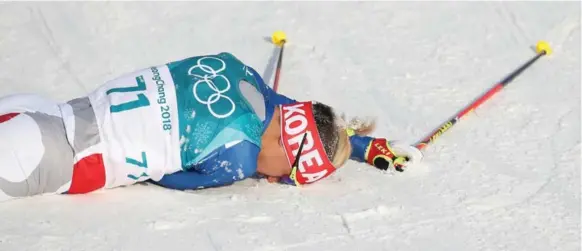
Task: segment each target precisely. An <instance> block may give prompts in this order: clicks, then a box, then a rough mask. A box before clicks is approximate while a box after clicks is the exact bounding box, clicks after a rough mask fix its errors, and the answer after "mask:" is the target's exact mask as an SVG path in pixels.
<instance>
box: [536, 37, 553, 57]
mask: <svg viewBox="0 0 582 251" xmlns="http://www.w3.org/2000/svg"><path fill="white" fill-rule="evenodd" d="M544 51H545V52H546V55H550V54H552V48H551V47H550V44H549V43H548V42H546V41H543V40H540V41H538V43H537V44H536V53H538V54H540V53H543V52H544Z"/></svg>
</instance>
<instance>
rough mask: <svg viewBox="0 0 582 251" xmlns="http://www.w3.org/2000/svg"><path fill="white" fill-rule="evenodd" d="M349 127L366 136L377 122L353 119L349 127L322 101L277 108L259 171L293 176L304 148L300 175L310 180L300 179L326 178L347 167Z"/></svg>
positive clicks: (265, 138)
mask: <svg viewBox="0 0 582 251" xmlns="http://www.w3.org/2000/svg"><path fill="white" fill-rule="evenodd" d="M348 128H350V130H352V132H354V133H356V134H359V135H366V134H369V133H370V132H371V131H372V130H373V128H374V123H373V122H369V123H367V122H363V121H361V120H358V119H352V120H351V121H350V123H349V124H347V123H346V122H345V120H344V117H343V116H338V115H337V114H336V112H335V111H334V110H333V108H331V107H330V106H328V105H325V104H322V103H318V102H298V103H294V104H290V105H283V106H281V107H279V108H278V109H275V112H274V114H273V118H272V119H271V121H270V123H269V125H268V127H267V129H266V131H265V133H264V134H263V136H262V138H261V144H262V146H261V152H260V153H259V158H258V162H257V171H258V172H259V173H261V174H264V175H267V176H270V177H284V176H288V175H290V174H291V171H292V164H293V162H294V161H295V157H296V156H297V153H298V152H299V151H298V150H299V147H300V146H301V145H303V149H301V150H302V151H301V156H300V157H299V163H298V166H299V168H298V170H299V171H298V172H300V173H301V174H305V176H306V177H307V178H305V177H300V178H299V179H301V180H303V181H306V182H307V183H311V182H314V181H316V180H319V179H321V178H324V177H326V176H328V175H329V174H331V173H332V172H333V171H334V170H335V169H336V168H339V167H341V166H343V165H344V164H345V163H346V161H347V160H348V159H349V157H350V155H351V152H352V147H351V144H350V140H349V136H348ZM304 137H305V141H303V144H301V142H302V140H303V138H304ZM301 174H296V176H302V175H301Z"/></svg>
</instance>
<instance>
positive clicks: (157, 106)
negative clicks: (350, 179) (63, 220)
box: [0, 53, 422, 201]
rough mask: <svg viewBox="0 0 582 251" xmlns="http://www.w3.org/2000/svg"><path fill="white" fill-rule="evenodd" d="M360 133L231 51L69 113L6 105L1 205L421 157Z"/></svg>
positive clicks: (107, 92) (29, 101)
mask: <svg viewBox="0 0 582 251" xmlns="http://www.w3.org/2000/svg"><path fill="white" fill-rule="evenodd" d="M352 122H357V120H352ZM351 124H352V125H351V126H350V123H346V122H344V121H343V119H342V118H340V117H338V116H337V115H336V114H335V112H334V111H333V109H332V108H331V107H329V106H327V105H324V104H321V103H317V102H297V101H295V100H293V99H289V98H287V97H285V96H283V95H280V94H277V93H275V92H274V91H273V90H272V89H271V88H270V87H269V86H267V85H266V84H265V83H263V80H262V79H261V77H260V76H259V74H258V73H257V72H256V71H255V70H254V69H253V68H251V67H249V66H247V65H245V64H243V63H242V62H241V61H239V60H238V59H237V58H236V57H234V56H233V55H231V54H229V53H220V54H217V55H207V56H197V57H191V58H187V59H184V60H181V61H177V62H171V63H168V64H164V65H159V66H155V67H151V68H147V69H143V70H139V71H136V72H133V73H129V74H126V75H124V76H122V77H119V78H117V79H114V80H112V81H109V82H107V83H106V84H105V85H102V86H100V87H99V88H98V89H97V90H95V91H94V92H92V93H90V94H89V95H87V96H85V97H80V98H76V99H73V100H70V101H68V102H66V103H53V102H52V101H49V100H47V99H44V98H42V97H39V96H36V95H27V94H17V95H12V96H7V97H4V98H1V99H0V160H1V166H0V201H1V200H6V199H10V198H15V197H24V196H32V195H37V194H44V193H59V194H81V193H88V192H92V191H96V190H99V189H104V188H114V187H119V186H125V185H130V184H135V183H138V182H143V181H150V182H153V183H155V184H159V185H161V186H163V187H167V188H172V189H180V190H185V189H199V188H208V187H217V186H224V185H229V184H232V183H234V182H236V181H240V180H243V179H245V178H248V177H251V176H253V175H255V174H259V175H262V176H266V177H269V179H270V181H273V180H276V181H280V182H281V183H286V184H291V185H303V184H309V183H313V182H315V181H318V180H321V179H322V178H324V177H327V176H329V175H330V174H331V173H333V172H334V171H335V170H336V168H338V167H341V166H342V165H343V164H344V163H345V162H346V161H347V160H348V159H352V160H356V161H360V162H365V163H368V164H370V165H374V166H376V167H378V168H380V169H388V168H393V167H394V160H395V159H396V157H399V156H404V157H408V159H409V161H408V162H404V163H401V164H402V165H403V166H405V165H406V164H409V163H413V162H415V161H418V160H420V158H421V157H422V155H421V154H420V152H418V150H416V148H414V147H411V146H408V145H400V144H393V143H392V142H387V141H386V139H383V138H372V137H369V136H366V134H368V133H370V132H371V129H372V125H371V124H363V125H360V126H356V127H354V125H355V124H354V123H351ZM299 148H301V149H299ZM298 156H299V158H298V163H297V164H296V165H293V164H294V162H295V160H296V157H298ZM292 166H294V167H296V168H293V169H292Z"/></svg>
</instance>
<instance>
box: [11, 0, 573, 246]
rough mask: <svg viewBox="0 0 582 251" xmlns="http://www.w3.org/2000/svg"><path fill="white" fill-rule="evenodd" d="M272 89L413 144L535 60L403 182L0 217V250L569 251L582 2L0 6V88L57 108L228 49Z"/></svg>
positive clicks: (57, 203) (24, 205)
mask: <svg viewBox="0 0 582 251" xmlns="http://www.w3.org/2000/svg"><path fill="white" fill-rule="evenodd" d="M277 29H282V30H285V31H286V32H287V35H288V38H289V44H288V46H287V47H286V51H285V58H284V65H283V74H282V78H281V81H282V83H281V89H280V91H281V92H282V93H284V94H287V95H289V96H291V97H295V98H297V99H317V100H320V101H323V102H327V103H329V104H331V105H333V106H335V107H337V108H338V109H340V110H342V111H345V112H346V113H347V114H348V115H363V116H377V117H378V122H379V127H378V130H377V131H376V132H375V133H374V135H375V136H383V137H387V138H389V139H400V140H404V141H406V142H410V143H414V142H416V141H417V140H418V139H420V138H422V137H423V136H425V135H426V133H428V132H429V131H431V130H432V129H433V128H435V127H436V126H438V125H439V124H440V123H441V122H442V121H444V120H445V119H447V118H449V117H450V116H451V115H452V114H453V113H454V112H456V111H458V110H459V109H461V108H462V107H464V106H465V104H467V103H468V102H469V101H471V100H473V99H474V98H475V97H477V95H479V94H481V93H482V92H483V91H484V90H486V89H487V88H489V87H490V86H492V85H493V84H494V83H495V82H496V81H499V80H500V79H501V78H502V77H504V76H505V75H506V74H507V73H509V72H510V71H511V70H513V69H515V68H516V67H517V66H518V65H519V64H521V63H523V62H525V61H526V60H527V59H529V58H530V57H531V56H532V55H533V54H534V53H533V52H532V50H531V48H530V47H531V46H532V45H534V44H535V42H536V41H537V40H539V39H545V40H548V41H549V42H550V43H551V44H552V45H553V48H554V54H553V55H552V56H550V57H544V58H542V59H541V60H539V61H538V62H537V63H536V64H535V65H534V66H533V67H531V68H530V69H529V70H527V71H526V72H524V74H522V75H521V76H520V77H519V78H517V79H516V80H515V81H514V82H513V83H512V84H511V85H509V86H508V88H506V89H504V90H503V91H502V92H501V93H499V94H498V95H497V96H495V97H494V98H493V99H491V100H490V101H488V102H487V103H485V105H484V106H482V107H481V108H480V109H478V110H476V111H475V113H473V114H471V115H470V116H468V117H467V119H466V120H464V121H461V122H460V123H458V124H457V125H456V126H455V127H454V128H453V129H452V130H450V131H449V132H447V133H446V134H445V135H443V136H442V137H441V138H440V139H439V140H438V141H437V142H436V143H435V144H434V145H431V146H430V147H429V148H428V149H427V150H426V152H425V160H424V162H423V163H422V164H421V165H420V166H417V167H415V168H413V169H410V170H408V172H405V173H402V174H394V173H382V172H379V171H377V170H375V169H374V168H371V167H369V166H367V165H365V164H359V163H355V162H350V163H349V164H348V165H347V166H346V167H345V168H343V169H342V170H340V171H338V172H337V173H336V174H335V175H334V176H333V177H331V178H329V179H327V180H326V181H324V182H321V183H319V184H316V185H312V186H309V187H305V188H300V189H299V188H295V187H288V186H282V185H274V184H269V183H267V182H265V181H257V180H252V179H250V180H246V181H244V182H241V183H239V184H236V185H233V186H229V187H223V188H217V189H208V190H200V191H193V192H179V191H170V190H165V189H162V188H159V187H155V186H152V185H148V186H146V185H136V186H132V187H126V188H119V189H113V190H109V191H104V192H99V193H94V194H90V195H84V196H56V195H51V196H39V197H33V198H27V199H19V200H14V201H9V202H5V203H1V204H0V250H75V251H78V250H302V251H303V250H447V251H448V250H544V251H547V250H580V151H581V149H580V130H581V129H580V113H581V111H580V92H581V91H580V2H530V1H525V2H499V1H494V2H434V3H429V2H343V3H339V2H335V3H332V2H301V3H299V2H298V3H294V2H228V3H226V2H222V3H218V2H216V3H211V2H173V3H162V2H157V3H156V2H124V3H121V2H91V3H89V2H68V3H32V2H29V3H26V2H21V3H16V2H10V3H7V2H4V3H2V4H0V67H1V69H2V70H1V71H0V83H1V84H0V93H2V95H7V94H12V93H18V92H35V93H40V94H43V95H46V96H48V97H51V98H54V99H55V100H67V99H70V98H73V97H77V96H80V95H83V94H85V93H86V92H88V91H90V90H92V89H93V88H95V87H96V86H98V85H100V84H102V83H103V82H105V81H107V80H110V79H112V78H114V77H116V76H119V75H121V74H123V73H126V72H129V71H133V70H136V69H141V68H144V67H148V66H151V65H157V64H160V63H165V62H169V61H172V60H176V59H181V58H185V57H189V56H193V55H201V54H206V53H217V52H222V51H229V52H232V53H234V54H235V55H237V56H238V57H240V58H241V59H243V60H244V61H245V62H247V63H249V64H250V65H253V66H255V67H256V68H257V69H258V70H259V72H266V73H268V75H267V76H266V78H267V79H272V77H271V75H270V74H271V73H272V67H273V63H274V61H273V60H272V59H271V57H272V54H273V45H272V44H270V43H269V42H268V41H266V40H265V38H268V37H269V36H270V35H271V33H272V32H273V31H275V30H277Z"/></svg>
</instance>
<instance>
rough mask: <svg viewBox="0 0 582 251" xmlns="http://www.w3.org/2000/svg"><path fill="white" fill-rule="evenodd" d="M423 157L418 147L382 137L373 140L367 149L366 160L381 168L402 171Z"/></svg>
mask: <svg viewBox="0 0 582 251" xmlns="http://www.w3.org/2000/svg"><path fill="white" fill-rule="evenodd" d="M422 158H423V155H422V152H421V151H420V150H419V149H418V148H416V147H414V146H411V145H407V144H403V143H401V142H398V141H387V140H386V139H382V138H377V139H374V140H372V141H371V142H370V145H368V148H367V149H366V162H367V163H368V164H370V165H372V166H375V167H376V168H378V169H381V170H388V169H394V170H396V171H399V172H402V171H404V168H405V167H407V166H410V165H414V164H416V163H419V162H420V161H421V160H422Z"/></svg>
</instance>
